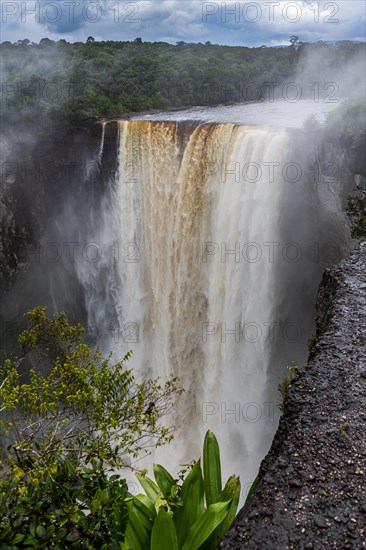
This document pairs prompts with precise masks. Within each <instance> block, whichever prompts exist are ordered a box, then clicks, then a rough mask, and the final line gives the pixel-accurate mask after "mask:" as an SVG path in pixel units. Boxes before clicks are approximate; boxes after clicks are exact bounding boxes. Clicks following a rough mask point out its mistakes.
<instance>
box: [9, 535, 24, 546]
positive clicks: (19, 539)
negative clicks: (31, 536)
mask: <svg viewBox="0 0 366 550" xmlns="http://www.w3.org/2000/svg"><path fill="white" fill-rule="evenodd" d="M24 539H25V535H22V533H18V534H17V535H15V537H14V538H13V539H12V541H11V543H12V544H18V542H22V541H23V540H24Z"/></svg>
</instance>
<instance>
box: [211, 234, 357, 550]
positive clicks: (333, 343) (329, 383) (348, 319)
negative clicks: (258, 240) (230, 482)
mask: <svg viewBox="0 0 366 550" xmlns="http://www.w3.org/2000/svg"><path fill="white" fill-rule="evenodd" d="M317 336H318V341H317V343H316V345H315V346H314V348H313V349H312V352H311V354H310V357H309V363H308V365H307V366H306V367H305V368H303V369H301V370H300V377H299V379H298V380H297V381H295V382H294V383H293V384H291V387H290V391H289V395H288V397H287V400H286V406H285V412H284V414H283V416H282V418H281V420H280V424H279V428H278V431H277V433H276V436H275V438H274V441H273V444H272V446H271V449H270V451H269V453H268V454H267V456H266V457H265V459H264V460H263V462H262V464H261V467H260V472H259V481H258V484H257V487H256V490H255V492H254V493H253V495H252V497H251V499H250V500H249V501H248V502H247V503H246V505H245V506H244V508H243V509H242V510H241V511H240V513H239V515H238V518H237V520H236V522H235V524H234V526H233V528H232V529H231V530H230V531H229V532H228V533H227V534H226V536H225V537H224V538H223V540H222V542H221V543H220V545H219V548H220V549H221V550H229V549H237V548H244V549H253V550H254V549H258V550H266V549H268V550H287V549H296V550H297V549H301V550H302V549H308V548H309V549H314V550H321V549H324V550H325V549H327V550H329V549H337V550H340V549H342V550H343V549H348V548H349V549H355V550H361V549H362V548H366V242H364V243H363V244H360V245H358V246H357V247H356V249H355V250H354V251H353V253H352V254H351V255H350V256H349V257H348V258H346V259H345V260H343V261H342V262H341V263H340V264H339V265H338V266H336V267H334V268H331V269H328V270H327V271H326V272H325V274H324V277H323V280H322V283H321V285H320V289H319V294H318V301H317Z"/></svg>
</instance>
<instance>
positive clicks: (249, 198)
mask: <svg viewBox="0 0 366 550" xmlns="http://www.w3.org/2000/svg"><path fill="white" fill-rule="evenodd" d="M103 131H104V129H103ZM307 141H308V138H307V137H306V135H302V136H299V135H298V134H294V131H291V130H288V129H279V128H271V127H267V126H245V125H240V126H238V125H235V124H231V123H230V124H229V123H220V124H207V123H205V124H203V123H199V122H195V123H188V122H182V121H181V122H174V121H172V122H151V121H144V120H140V121H131V120H130V121H121V122H119V168H118V177H117V182H116V185H115V189H114V191H113V192H114V211H113V212H109V218H110V220H111V222H110V225H112V226H113V232H114V235H115V239H116V242H115V246H117V247H118V248H117V249H116V250H115V253H117V256H116V257H117V259H118V261H116V263H115V266H116V269H117V273H116V272H115V271H113V273H112V272H111V273H110V275H109V276H110V278H113V277H114V278H115V277H116V276H117V280H115V279H114V282H113V285H111V284H110V282H109V283H108V285H109V286H110V287H111V286H113V287H114V289H115V288H116V287H118V292H114V299H115V309H116V315H117V319H118V323H119V333H118V334H119V338H118V345H117V348H118V352H119V354H121V353H124V352H126V351H127V350H128V349H133V350H134V355H133V358H132V359H131V363H130V365H129V367H133V368H134V370H135V372H136V373H137V374H140V375H142V376H145V377H146V376H147V377H156V376H161V377H162V378H163V379H164V378H165V377H167V376H168V375H169V374H171V373H174V374H175V375H177V376H179V378H180V383H181V385H182V386H183V387H184V389H185V393H184V395H183V396H182V397H181V398H180V399H179V401H178V402H177V407H176V414H175V417H174V419H173V421H174V422H175V424H176V425H177V433H176V437H175V439H174V442H173V443H172V444H171V445H170V446H169V447H165V448H164V449H162V450H161V451H157V453H156V454H155V455H154V457H153V459H154V461H160V462H161V463H163V464H164V465H166V466H168V467H170V468H172V470H173V471H177V470H178V467H179V464H182V463H187V462H189V461H190V460H192V459H193V458H197V457H198V456H200V453H201V448H202V442H203V437H204V433H205V432H206V430H207V429H208V428H210V429H212V430H213V431H214V432H215V434H216V435H217V437H218V440H219V442H220V445H221V449H222V463H223V469H224V473H225V475H230V474H232V473H236V474H240V475H241V479H242V483H243V485H244V491H246V490H247V489H248V487H249V486H250V484H251V482H252V481H253V479H254V478H255V476H256V473H257V471H258V467H259V463H260V460H261V459H262V458H263V456H264V455H265V453H266V452H267V450H268V448H269V446H270V443H271V440H272V438H273V435H274V432H275V430H276V427H277V423H278V418H279V412H278V407H277V403H278V400H279V397H278V384H279V382H280V380H281V378H282V377H283V376H284V374H285V367H286V365H287V364H289V363H290V361H292V360H295V361H297V362H298V363H299V364H301V363H302V362H305V361H306V356H307V340H308V338H309V337H310V336H311V334H312V330H313V326H314V312H313V304H314V300H315V294H316V288H317V285H318V283H319V279H320V277H321V273H322V271H323V269H324V267H325V265H326V264H327V262H328V263H329V261H328V259H327V258H325V257H324V254H322V253H321V252H320V257H318V259H317V261H315V260H314V250H315V249H317V250H320V251H321V250H323V249H322V247H323V245H325V244H327V243H328V242H330V241H332V242H333V241H335V242H337V243H341V245H339V246H340V248H339V254H340V255H341V254H342V252H343V249H344V248H345V247H346V240H347V239H346V236H345V235H346V229H345V228H344V221H343V216H342V215H341V213H340V212H338V211H332V209H331V208H330V207H329V204H334V201H332V202H331V203H329V204H327V200H328V199H327V188H325V189H323V190H322V193H320V192H319V188H318V187H319V186H317V185H314V182H312V181H311V180H310V176H309V173H310V172H309V170H308V165H309V163H311V160H312V155H313V152H312V149H311V147H307ZM101 147H102V145H101ZM305 150H306V154H305V152H304V151H305ZM294 160H296V162H294ZM300 165H301V167H302V168H303V169H302V170H300V171H301V175H298V176H296V170H298V168H297V166H300ZM331 194H332V190H330V191H329V192H328V195H329V196H330V195H331ZM319 197H320V198H319ZM296 220H298V223H297V222H296ZM308 220H311V222H310V223H308ZM304 226H307V228H306V230H304ZM299 247H300V249H301V250H300V252H301V254H300V258H298V259H297V258H296V254H297V255H299ZM112 344H113V345H114V347H115V348H116V339H115V338H114V342H111V347H112ZM150 465H151V461H150Z"/></svg>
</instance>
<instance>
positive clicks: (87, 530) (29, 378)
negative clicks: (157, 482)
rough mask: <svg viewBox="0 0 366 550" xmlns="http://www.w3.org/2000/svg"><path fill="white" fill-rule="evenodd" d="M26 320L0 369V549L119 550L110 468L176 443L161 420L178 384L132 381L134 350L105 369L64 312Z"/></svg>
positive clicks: (120, 493)
mask: <svg viewBox="0 0 366 550" xmlns="http://www.w3.org/2000/svg"><path fill="white" fill-rule="evenodd" d="M28 319H29V322H30V327H29V329H28V330H25V331H24V332H22V334H21V335H20V337H19V344H20V347H21V353H20V356H19V358H17V359H13V360H10V359H9V360H7V361H6V362H5V364H4V365H3V366H1V367H0V458H1V461H0V547H1V548H2V549H4V550H16V549H18V548H37V549H42V548H44V549H49V548H53V549H55V550H66V549H68V548H77V549H79V548H80V549H95V548H98V549H102V550H107V549H108V550H113V549H114V548H116V549H120V543H122V542H123V540H124V531H125V527H126V524H127V501H126V498H127V484H126V481H125V480H121V479H120V478H119V476H116V475H114V476H111V475H110V474H108V473H107V472H108V470H110V469H111V468H112V467H123V466H129V467H132V466H131V464H130V460H131V459H133V457H135V456H137V455H138V454H140V453H141V452H148V451H149V450H150V448H151V447H153V446H157V445H163V444H165V443H167V442H168V441H170V440H171V439H172V437H173V436H172V431H173V427H166V426H164V425H162V424H161V419H162V417H163V416H164V415H165V414H167V413H169V412H170V411H171V410H172V407H173V398H174V397H175V396H176V395H178V394H179V393H181V391H182V390H181V389H179V388H178V386H177V380H176V379H175V378H171V379H170V380H168V381H167V382H166V383H165V384H160V382H159V380H147V381H144V382H142V383H136V382H135V379H134V376H133V374H132V372H131V370H126V368H125V366H124V363H125V362H126V360H127V359H128V358H129V356H130V353H128V354H127V355H126V356H125V357H124V358H123V359H122V361H119V362H118V363H116V364H113V365H110V362H109V360H108V359H104V358H103V357H102V355H101V352H100V350H99V349H94V350H93V349H91V348H89V347H88V346H86V345H85V344H84V343H83V342H82V337H83V329H82V327H81V326H80V325H77V326H70V325H69V323H68V321H67V319H66V316H65V315H64V314H63V313H60V314H57V315H54V316H53V317H52V318H48V317H47V316H46V310H45V308H44V307H38V308H36V309H34V310H33V311H30V312H29V313H28ZM27 363H28V364H27ZM29 365H32V367H33V368H31V369H29V368H28V367H29Z"/></svg>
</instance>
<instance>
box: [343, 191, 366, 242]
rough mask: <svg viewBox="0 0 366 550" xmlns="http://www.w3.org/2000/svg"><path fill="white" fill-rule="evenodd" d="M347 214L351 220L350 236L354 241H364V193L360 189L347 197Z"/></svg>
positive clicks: (365, 201) (365, 223)
mask: <svg viewBox="0 0 366 550" xmlns="http://www.w3.org/2000/svg"><path fill="white" fill-rule="evenodd" d="M347 214H348V215H349V216H350V218H351V235H352V237H354V238H355V239H366V192H365V190H362V189H361V188H360V187H357V188H356V194H355V195H354V196H352V197H348V200H347Z"/></svg>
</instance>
